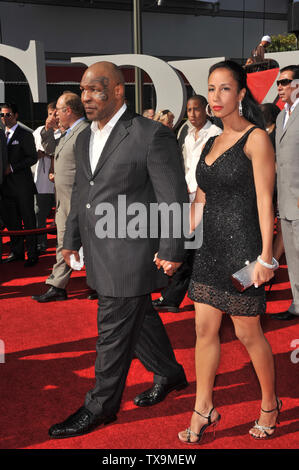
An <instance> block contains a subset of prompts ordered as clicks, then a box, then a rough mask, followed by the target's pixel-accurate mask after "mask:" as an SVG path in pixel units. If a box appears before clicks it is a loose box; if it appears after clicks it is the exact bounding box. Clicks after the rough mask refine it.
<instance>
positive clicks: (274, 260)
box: [257, 255, 279, 269]
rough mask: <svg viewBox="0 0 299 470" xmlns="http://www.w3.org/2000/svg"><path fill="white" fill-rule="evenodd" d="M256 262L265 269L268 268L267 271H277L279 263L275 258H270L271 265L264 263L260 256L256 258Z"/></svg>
mask: <svg viewBox="0 0 299 470" xmlns="http://www.w3.org/2000/svg"><path fill="white" fill-rule="evenodd" d="M257 260H258V262H259V263H260V264H261V265H262V266H264V267H265V268H268V269H277V268H278V266H279V263H278V261H277V260H276V259H275V258H272V263H273V264H268V263H265V261H263V260H262V258H261V257H260V255H259V256H258V257H257Z"/></svg>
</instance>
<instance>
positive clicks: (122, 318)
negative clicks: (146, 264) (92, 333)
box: [85, 294, 185, 415]
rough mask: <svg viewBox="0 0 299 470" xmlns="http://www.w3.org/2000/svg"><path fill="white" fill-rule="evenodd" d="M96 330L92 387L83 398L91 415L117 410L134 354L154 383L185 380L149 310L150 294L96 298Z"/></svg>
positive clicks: (160, 325)
mask: <svg viewBox="0 0 299 470" xmlns="http://www.w3.org/2000/svg"><path fill="white" fill-rule="evenodd" d="M98 331H99V337H98V341H97V345H96V351H97V357H96V363H95V377H96V384H95V387H94V389H93V390H91V391H89V392H88V393H87V395H86V399H85V406H86V407H87V408H88V409H89V410H90V411H91V412H92V413H94V414H97V415H100V414H103V415H109V414H111V413H116V412H117V411H118V409H119V406H120V402H121V398H122V394H123V390H124V387H125V382H126V378H127V375H128V371H129V368H130V364H131V361H132V358H133V356H134V355H136V356H137V357H138V359H139V360H140V361H141V362H142V364H143V365H144V366H145V367H146V369H147V370H149V371H151V372H153V373H154V382H155V383H168V382H176V381H177V380H179V379H180V378H184V377H185V373H184V370H183V368H182V366H181V365H180V364H178V363H177V361H176V359H175V355H174V352H173V349H172V346H171V344H170V341H169V338H168V336H167V333H166V331H165V328H164V325H163V323H162V320H161V319H160V317H159V315H158V313H157V312H156V311H155V310H154V309H153V307H152V303H151V296H150V294H147V295H143V296H140V297H129V298H114V297H103V296H99V309H98ZM141 391H143V390H141Z"/></svg>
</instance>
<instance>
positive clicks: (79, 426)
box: [49, 406, 116, 439]
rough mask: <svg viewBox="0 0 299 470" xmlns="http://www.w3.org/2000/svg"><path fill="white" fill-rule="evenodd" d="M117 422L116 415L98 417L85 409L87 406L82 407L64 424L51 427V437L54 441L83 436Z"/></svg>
mask: <svg viewBox="0 0 299 470" xmlns="http://www.w3.org/2000/svg"><path fill="white" fill-rule="evenodd" d="M115 420H116V415H111V416H96V415H94V414H93V413H91V412H90V411H89V410H88V409H87V408H85V406H82V407H81V408H79V410H77V411H76V413H74V414H72V415H71V416H69V417H68V418H67V419H66V420H65V421H63V422H62V423H57V424H54V425H53V426H51V427H50V429H49V436H50V437H51V438H52V439H65V438H67V437H76V436H82V434H87V433H89V432H91V431H93V429H94V428H95V427H97V426H99V425H100V424H109V423H112V422H113V421H115Z"/></svg>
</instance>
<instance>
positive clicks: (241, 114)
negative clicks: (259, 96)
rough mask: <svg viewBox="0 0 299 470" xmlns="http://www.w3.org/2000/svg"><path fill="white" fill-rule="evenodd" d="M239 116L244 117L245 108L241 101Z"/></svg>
mask: <svg viewBox="0 0 299 470" xmlns="http://www.w3.org/2000/svg"><path fill="white" fill-rule="evenodd" d="M239 115H240V116H243V106H242V101H239Z"/></svg>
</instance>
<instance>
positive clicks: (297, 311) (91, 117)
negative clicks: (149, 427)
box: [0, 60, 299, 444]
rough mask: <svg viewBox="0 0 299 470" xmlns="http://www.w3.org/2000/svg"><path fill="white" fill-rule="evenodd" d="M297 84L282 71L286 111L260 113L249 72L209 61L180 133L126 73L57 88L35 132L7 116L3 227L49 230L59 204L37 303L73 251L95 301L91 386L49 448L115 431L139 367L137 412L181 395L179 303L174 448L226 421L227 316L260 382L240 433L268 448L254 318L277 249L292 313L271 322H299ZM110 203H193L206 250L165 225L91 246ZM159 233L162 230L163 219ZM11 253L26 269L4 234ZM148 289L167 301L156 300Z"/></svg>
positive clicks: (54, 289) (271, 412)
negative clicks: (221, 403) (169, 327)
mask: <svg viewBox="0 0 299 470" xmlns="http://www.w3.org/2000/svg"><path fill="white" fill-rule="evenodd" d="M298 78H299V66H295V65H290V66H288V67H284V68H283V69H281V70H280V76H279V79H278V80H277V90H278V95H279V97H280V99H281V101H282V102H283V103H284V108H283V110H282V111H280V109H279V108H277V106H275V105H273V104H263V105H260V106H259V105H258V104H257V103H256V102H255V100H254V98H253V96H252V94H251V92H250V90H249V89H248V87H247V82H246V71H245V69H244V67H241V66H240V65H238V64H237V63H235V62H233V61H229V60H227V61H223V62H220V63H217V64H215V65H214V66H212V67H211V69H210V72H209V78H208V84H207V96H206V97H205V96H201V95H193V96H191V97H190V99H189V100H188V102H187V108H186V114H187V120H186V122H185V123H184V124H183V125H182V126H181V128H180V129H179V132H178V133H176V132H175V130H174V128H173V122H174V118H175V116H174V115H173V113H172V112H171V111H170V110H168V109H165V110H161V111H158V112H156V113H155V111H154V110H153V109H147V110H145V111H144V113H143V116H139V115H137V114H135V113H133V112H132V111H130V109H128V107H127V105H126V100H125V84H124V78H123V75H122V72H121V70H120V69H119V68H118V67H116V66H115V65H114V64H112V63H110V62H97V63H95V64H93V65H92V66H90V67H88V68H87V69H86V71H85V73H84V75H83V77H82V80H81V83H80V89H81V97H79V96H77V95H76V94H74V93H72V92H69V91H66V92H64V93H63V94H62V95H61V96H60V97H58V99H57V102H55V103H50V104H49V105H48V116H47V119H46V122H45V125H44V126H41V127H39V128H38V129H36V130H35V131H34V132H33V133H31V132H30V131H28V130H26V129H24V127H22V126H21V125H19V123H18V111H17V108H16V107H15V105H13V104H9V103H6V104H3V105H2V106H1V120H2V123H3V125H4V131H5V133H4V132H2V131H1V132H0V142H1V147H0V149H1V159H0V162H1V166H0V178H1V179H0V184H1V207H2V219H3V226H5V227H7V229H8V230H22V226H23V228H24V229H28V230H31V229H34V228H36V227H39V228H41V227H45V224H46V220H47V217H48V216H49V213H50V211H51V209H52V207H53V205H54V203H55V205H56V214H55V222H56V227H57V246H56V264H55V265H54V266H53V269H52V273H51V274H50V276H49V277H48V279H47V280H46V285H47V290H46V291H45V292H44V293H43V294H41V295H34V296H33V299H34V300H35V301H38V302H41V303H42V302H50V301H54V300H62V301H63V300H66V299H67V292H66V287H67V284H68V281H69V278H70V276H71V272H72V269H73V264H72V263H73V262H72V258H73V259H74V260H75V261H77V262H79V261H80V255H79V250H80V248H81V247H83V253H84V262H85V266H86V276H87V277H86V282H87V285H88V286H89V287H90V289H91V292H92V297H91V298H97V299H98V340H97V343H96V352H97V357H96V364H95V378H96V382H95V386H94V388H93V389H92V390H90V391H89V392H87V394H86V396H85V400H84V403H83V405H82V406H81V407H80V408H79V409H78V410H77V411H76V412H75V413H73V414H72V415H71V416H69V417H68V418H66V419H65V420H64V421H62V422H60V423H57V424H55V425H53V426H52V427H51V428H50V430H49V435H50V437H51V438H66V437H73V436H77V435H81V434H85V433H88V432H90V431H92V430H93V429H94V428H95V427H97V426H99V425H100V424H108V423H110V422H112V421H114V420H115V419H116V417H117V413H118V411H119V407H120V402H121V398H122V393H123V390H124V387H125V382H126V377H127V374H128V370H129V367H130V364H131V361H132V358H133V357H137V358H138V359H139V360H140V361H141V363H142V364H143V365H144V366H145V367H146V369H147V370H149V371H151V372H152V373H153V385H152V387H151V388H150V389H148V390H146V391H144V392H143V393H140V394H138V395H137V396H136V397H135V399H134V403H135V405H137V406H140V407H144V406H152V405H155V404H156V403H159V402H161V401H162V400H164V399H165V398H166V396H167V395H168V394H169V393H170V392H171V391H173V390H180V389H183V388H185V387H187V386H188V382H187V378H186V375H185V372H184V368H183V366H182V365H181V364H179V363H178V362H177V360H176V358H175V354H174V352H173V349H172V346H171V342H170V340H169V338H168V336H167V333H166V330H165V328H164V325H163V322H162V321H161V318H160V316H159V312H162V311H171V312H179V307H180V304H181V302H182V301H183V299H184V298H185V296H186V293H188V296H189V298H190V299H191V300H192V301H193V302H194V309H195V329H196V345H195V368H196V380H197V387H196V397H195V405H194V411H193V414H192V416H191V422H190V426H188V427H187V429H186V430H183V431H180V432H179V434H178V438H179V439H180V441H182V442H183V443H186V444H191V443H193V444H194V443H199V442H200V441H201V439H202V437H203V435H204V433H205V431H206V430H207V429H208V428H209V427H215V426H216V425H217V423H218V422H219V421H220V419H221V416H220V414H219V412H218V411H217V410H216V408H215V406H214V400H213V387H214V381H215V375H216V373H217V368H218V364H219V361H220V339H219V330H220V326H221V321H222V317H223V313H225V314H228V315H230V317H231V320H232V323H233V326H234V329H235V333H236V336H237V338H238V339H239V340H240V341H241V342H242V343H243V345H244V346H245V348H246V349H247V351H248V354H249V357H250V359H251V361H252V365H253V367H254V369H255V372H256V375H257V377H258V380H259V384H260V389H261V410H260V415H259V418H258V419H257V421H256V422H255V424H254V425H253V426H252V428H251V429H250V430H249V434H250V435H251V436H252V437H254V438H256V439H264V438H267V437H270V436H271V435H272V434H273V433H274V432H275V426H276V422H277V419H278V415H279V413H280V410H281V407H282V401H281V400H280V398H278V395H277V391H276V390H275V370H274V362H273V356H272V352H271V347H270V345H269V343H268V341H267V339H266V338H265V336H264V334H263V331H262V328H261V323H260V317H261V315H262V314H264V313H265V309H266V293H265V285H266V284H267V283H270V284H271V283H273V279H274V278H275V269H276V268H277V266H278V262H279V259H280V258H281V256H282V254H283V253H285V256H286V261H287V266H288V272H289V279H290V284H291V291H292V297H293V301H292V304H291V306H290V308H289V309H288V311H287V312H283V313H281V314H276V315H272V316H271V317H272V318H276V319H280V320H291V319H296V318H297V319H298V316H299V225H298V220H299V173H298V171H299V170H298V169H299V167H298V144H299V133H298V123H299V106H297V104H298V102H299V87H298V85H297V82H296V80H297V79H298ZM36 163H37V165H36V168H35V173H34V176H33V172H32V166H33V165H35V164H36ZM119 195H125V196H126V200H127V204H128V205H129V204H135V203H142V204H144V205H145V207H147V208H148V207H149V206H150V204H151V203H157V202H158V203H159V204H160V203H166V204H167V205H169V206H171V204H173V203H177V204H179V205H180V206H183V205H184V204H189V205H190V234H192V233H193V232H194V231H195V230H196V227H197V226H198V225H199V224H200V223H201V222H202V223H203V242H202V246H201V247H199V248H197V249H193V250H192V249H185V239H184V237H183V236H182V237H176V236H175V230H174V227H171V229H170V231H169V233H168V237H165V238H163V237H160V238H159V237H150V236H148V237H141V238H137V239H134V238H130V237H129V236H128V235H127V236H124V237H110V238H109V237H105V238H101V237H98V236H97V233H96V230H95V227H96V223H97V214H99V212H98V210H99V209H98V208H99V207H100V206H101V204H107V203H109V204H110V205H111V206H112V207H113V208H114V209H115V212H114V213H115V217H116V220H115V224H116V225H117V224H118V223H119V222H120V220H121V218H122V214H120V213H119V212H118V209H119V208H118V206H117V200H118V196H119ZM54 198H55V199H54ZM54 201H55V202H54ZM273 203H274V204H273ZM273 205H274V207H275V214H274V210H273ZM198 206H200V207H202V210H201V211H197V210H196V208H197V207H198ZM198 214H200V218H198ZM275 216H276V217H277V219H278V221H279V222H278V223H277V234H276V236H275V237H274V240H273V235H274V220H275ZM160 223H161V231H162V229H163V224H164V221H163V219H162V220H161V221H160ZM176 223H177V221H176ZM182 223H183V222H180V224H182ZM173 225H175V223H174V224H173ZM182 233H183V231H182ZM26 249H27V259H26V262H25V266H26V267H30V266H33V265H35V264H36V263H37V262H38V257H39V255H40V254H41V253H43V252H44V251H45V250H47V236H46V235H45V234H43V235H39V236H35V235H34V233H33V234H30V235H26ZM10 250H11V251H10V254H9V255H8V257H7V258H5V259H4V260H3V262H4V263H8V262H15V261H18V260H23V259H24V254H25V246H24V238H23V237H13V236H11V238H10ZM153 259H154V262H153ZM249 262H254V263H255V264H254V268H253V274H252V278H251V281H252V282H251V285H250V287H248V288H247V289H244V290H243V291H242V292H240V291H239V290H237V289H236V288H235V285H234V284H233V283H232V281H231V276H232V274H234V273H236V272H238V271H239V270H240V269H241V268H242V267H244V266H246V265H248V263H249ZM157 290H161V296H160V297H159V298H158V299H157V300H154V301H152V298H151V294H152V292H154V291H157Z"/></svg>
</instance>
